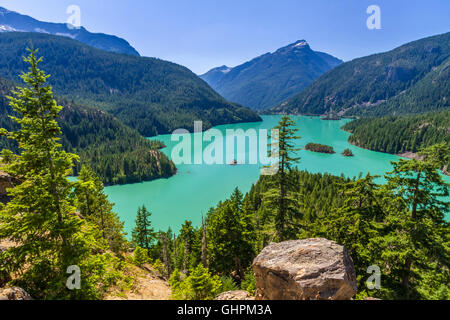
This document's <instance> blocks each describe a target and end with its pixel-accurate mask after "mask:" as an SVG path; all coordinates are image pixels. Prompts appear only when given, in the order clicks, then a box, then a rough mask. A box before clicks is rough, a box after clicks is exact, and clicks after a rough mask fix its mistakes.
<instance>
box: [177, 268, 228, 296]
mask: <svg viewBox="0 0 450 320" xmlns="http://www.w3.org/2000/svg"><path fill="white" fill-rule="evenodd" d="M169 283H170V284H171V286H172V298H173V299H175V300H212V299H214V298H215V297H216V294H217V292H218V290H219V288H220V287H221V282H220V279H219V277H218V276H215V275H212V274H211V273H210V272H209V270H208V269H207V268H205V267H203V265H202V264H199V265H198V266H197V267H196V268H193V269H191V270H190V275H189V276H188V277H186V278H184V279H182V276H181V273H180V272H179V271H178V270H176V272H174V273H173V274H172V277H171V278H170V280H169Z"/></svg>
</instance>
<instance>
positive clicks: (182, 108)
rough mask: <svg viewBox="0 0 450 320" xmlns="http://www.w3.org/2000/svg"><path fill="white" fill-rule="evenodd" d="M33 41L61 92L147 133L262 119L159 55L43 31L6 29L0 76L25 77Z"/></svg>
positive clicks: (0, 39) (1, 46) (1, 37)
mask: <svg viewBox="0 0 450 320" xmlns="http://www.w3.org/2000/svg"><path fill="white" fill-rule="evenodd" d="M30 40H31V41H32V43H33V46H34V47H35V48H38V49H39V52H38V54H39V56H43V57H44V60H43V62H42V68H43V69H44V70H46V71H47V72H48V73H49V74H51V78H50V79H49V82H50V84H51V85H52V86H53V88H54V90H55V93H56V94H57V95H59V96H62V97H64V98H68V99H72V100H74V101H76V102H77V103H80V104H82V105H88V106H92V107H95V108H98V109H103V110H105V111H107V112H109V113H111V114H112V115H114V116H116V117H117V118H118V119H119V120H120V121H122V122H123V123H124V124H126V125H128V126H130V127H132V128H134V129H136V130H138V131H139V133H140V134H141V135H143V136H146V137H150V136H155V135H158V134H166V133H171V132H172V131H173V130H175V129H178V128H185V129H187V130H191V131H192V130H193V126H194V121H197V120H202V121H203V127H204V128H205V129H208V128H210V127H212V126H215V125H221V124H231V123H239V122H253V121H261V118H260V117H259V116H258V115H257V114H256V113H254V112H253V111H251V110H250V109H247V108H244V107H242V106H240V105H237V104H234V103H230V102H228V101H227V100H225V99H224V98H223V97H221V96H220V95H219V94H218V93H216V92H215V91H214V90H213V89H211V88H210V87H209V86H208V85H207V84H206V83H205V82H204V81H203V80H201V79H200V78H198V76H197V75H195V74H194V73H193V72H192V71H190V70H189V69H187V68H186V67H183V66H180V65H178V64H175V63H172V62H167V61H163V60H160V59H156V58H147V57H136V56H131V55H124V54H117V53H112V52H106V51H102V50H99V49H96V48H93V47H90V46H87V45H84V44H82V43H80V42H78V41H75V40H72V39H69V38H66V37H60V36H53V35H48V34H41V33H19V32H17V33H16V32H13V33H9V32H8V33H0V52H2V55H0V77H4V78H7V79H9V80H12V81H16V82H18V81H19V78H18V74H20V72H22V70H25V69H26V68H27V67H26V64H25V63H24V62H23V61H22V59H21V57H22V56H23V55H26V47H27V46H29V43H30Z"/></svg>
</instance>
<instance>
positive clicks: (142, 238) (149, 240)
mask: <svg viewBox="0 0 450 320" xmlns="http://www.w3.org/2000/svg"><path fill="white" fill-rule="evenodd" d="M151 215H152V214H151V212H150V211H148V210H147V208H146V207H145V206H142V207H140V208H138V211H137V217H136V226H135V228H134V229H133V231H132V233H131V236H132V241H133V243H134V244H135V245H137V246H139V247H141V248H144V249H146V250H147V252H148V254H149V256H150V247H151V245H152V244H153V242H154V240H155V239H156V233H155V231H154V229H153V228H152V223H151V220H150V217H151Z"/></svg>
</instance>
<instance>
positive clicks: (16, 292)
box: [0, 287, 33, 301]
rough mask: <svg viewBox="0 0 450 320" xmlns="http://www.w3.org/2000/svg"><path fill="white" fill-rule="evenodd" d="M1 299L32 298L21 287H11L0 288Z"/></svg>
mask: <svg viewBox="0 0 450 320" xmlns="http://www.w3.org/2000/svg"><path fill="white" fill-rule="evenodd" d="M1 300H33V298H31V296H30V295H29V294H28V293H27V292H26V291H25V290H23V289H22V288H19V287H11V288H5V289H0V301H1Z"/></svg>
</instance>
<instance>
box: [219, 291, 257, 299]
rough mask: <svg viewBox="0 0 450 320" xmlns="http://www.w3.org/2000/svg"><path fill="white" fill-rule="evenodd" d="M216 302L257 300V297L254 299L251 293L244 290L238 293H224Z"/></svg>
mask: <svg viewBox="0 0 450 320" xmlns="http://www.w3.org/2000/svg"><path fill="white" fill-rule="evenodd" d="M215 300H222V301H226V300H255V297H252V296H251V295H250V293H248V292H247V291H244V290H236V291H227V292H222V293H221V294H219V295H218V296H217V298H216V299H215Z"/></svg>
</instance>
